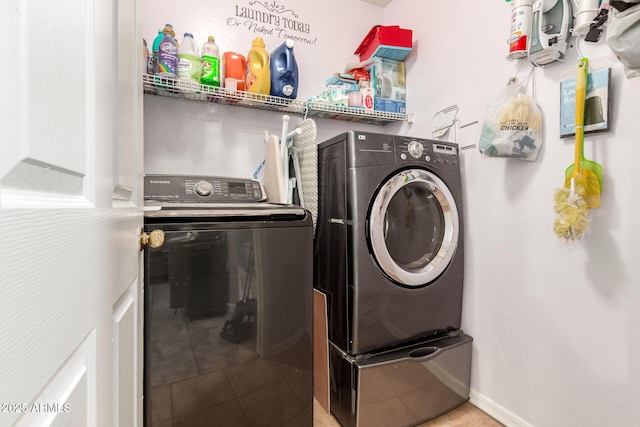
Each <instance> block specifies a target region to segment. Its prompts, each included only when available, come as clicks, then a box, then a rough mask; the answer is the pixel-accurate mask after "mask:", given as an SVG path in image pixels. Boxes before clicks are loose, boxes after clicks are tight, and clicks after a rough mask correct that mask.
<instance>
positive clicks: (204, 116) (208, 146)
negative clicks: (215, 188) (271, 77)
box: [139, 0, 393, 177]
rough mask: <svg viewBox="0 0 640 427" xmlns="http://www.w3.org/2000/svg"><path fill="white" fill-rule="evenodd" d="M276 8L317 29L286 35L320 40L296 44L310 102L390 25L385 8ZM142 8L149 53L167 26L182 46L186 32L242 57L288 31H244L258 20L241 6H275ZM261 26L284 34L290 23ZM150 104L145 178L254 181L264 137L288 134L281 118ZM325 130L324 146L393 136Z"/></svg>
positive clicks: (323, 123)
mask: <svg viewBox="0 0 640 427" xmlns="http://www.w3.org/2000/svg"><path fill="white" fill-rule="evenodd" d="M276 3H277V5H280V6H286V9H287V10H292V12H283V13H280V14H278V13H274V14H275V15H280V16H282V17H289V18H290V19H294V20H296V21H299V22H303V23H306V24H309V28H310V33H309V34H304V33H301V32H297V31H295V30H288V29H287V30H286V31H285V32H286V33H287V34H289V35H292V36H298V37H304V38H306V39H308V40H312V41H314V43H313V44H308V43H304V42H296V43H295V47H294V55H295V57H296V61H297V63H298V68H299V74H300V84H299V89H298V99H302V100H306V99H308V98H309V97H311V96H314V95H317V94H319V93H320V92H321V91H322V90H323V88H324V82H325V81H326V80H327V79H328V78H329V77H331V76H332V75H333V73H336V72H342V71H344V67H345V65H346V64H347V63H350V62H354V61H355V60H357V57H356V56H355V55H354V54H353V52H354V51H355V49H356V48H357V47H358V45H359V44H360V42H361V41H362V39H363V38H364V36H365V35H366V34H367V32H368V31H369V30H370V29H371V27H372V26H373V25H375V24H381V23H382V18H383V9H382V8H379V7H376V6H372V5H368V4H366V3H363V2H361V1H347V2H345V1H340V0H327V1H324V2H323V3H322V6H317V5H316V4H315V3H310V2H305V1H302V0H289V1H286V2H276ZM141 4H142V10H143V15H142V16H141V17H139V24H140V30H141V33H142V34H143V35H144V37H145V38H146V40H147V43H148V45H149V47H151V44H152V42H153V39H154V38H155V36H156V34H157V32H158V30H159V29H162V27H163V26H164V24H165V23H170V24H172V25H173V28H174V30H175V32H176V36H177V38H178V41H181V40H182V36H183V34H184V33H185V32H190V33H192V34H193V35H194V38H195V40H196V42H197V43H198V45H199V46H201V45H202V43H203V42H204V41H206V39H207V36H208V35H213V36H214V37H215V38H216V43H217V44H218V45H219V47H220V52H221V53H223V52H226V51H235V52H238V53H241V54H243V55H246V54H247V53H248V51H249V49H250V48H251V41H252V40H253V39H254V37H256V36H258V35H260V36H261V37H262V38H263V39H264V41H265V44H266V49H267V51H269V52H271V51H272V50H274V49H275V48H276V47H277V46H279V45H280V44H281V43H283V42H284V40H285V39H284V38H283V37H284V34H285V32H278V31H273V34H258V33H255V32H254V30H253V29H249V28H248V27H247V26H246V25H245V24H244V23H245V22H247V21H251V20H248V19H244V18H241V17H237V16H236V7H238V8H239V9H238V10H239V11H241V10H242V8H250V9H253V10H257V11H262V12H266V11H267V9H265V8H264V7H263V6H262V5H263V4H267V5H270V4H273V2H266V1H265V2H259V1H258V2H254V1H249V0H236V1H231V0H216V1H205V0H191V1H189V2H188V3H185V4H188V5H189V9H188V10H187V9H186V8H185V7H182V6H177V4H176V3H175V2H169V1H163V2H158V1H153V0H141ZM159 5H160V6H159ZM169 5H172V6H171V9H170V8H169ZM293 14H295V15H297V18H296V17H294V16H293ZM234 20H237V22H239V23H240V25H239V26H230V25H229V22H232V21H234ZM261 26H264V27H265V28H266V29H270V28H273V29H278V28H282V24H281V25H280V26H279V27H278V26H275V25H261ZM259 27H260V26H259ZM144 102H145V106H144V107H145V108H144V112H145V173H191V174H208V175H223V176H238V177H251V176H252V174H253V172H254V170H255V169H256V167H257V166H258V165H259V163H260V162H261V161H262V159H263V158H264V136H263V131H264V130H269V131H270V132H271V133H273V134H276V135H280V133H281V129H282V114H281V113H274V112H267V111H260V110H247V109H244V108H234V107H229V106H220V105H216V104H206V103H204V104H203V103H198V102H191V101H183V100H172V99H168V98H158V97H153V96H145V100H144ZM300 120H302V117H300V116H292V117H291V122H290V128H289V129H293V126H294V125H295V124H296V123H298V122H299V121H300ZM317 124H318V140H319V141H323V140H325V139H328V138H330V137H332V136H334V135H337V134H339V133H340V132H344V131H346V130H349V129H369V130H370V131H379V132H389V131H390V129H393V126H392V127H389V126H387V127H385V128H383V127H380V126H373V125H361V124H353V123H347V122H337V121H334V120H327V119H321V120H317Z"/></svg>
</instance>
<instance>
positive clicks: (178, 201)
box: [144, 175, 306, 218]
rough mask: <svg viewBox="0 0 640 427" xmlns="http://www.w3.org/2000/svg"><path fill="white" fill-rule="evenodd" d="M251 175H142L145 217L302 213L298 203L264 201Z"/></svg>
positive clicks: (263, 194) (260, 185)
mask: <svg viewBox="0 0 640 427" xmlns="http://www.w3.org/2000/svg"><path fill="white" fill-rule="evenodd" d="M266 199H267V196H266V193H265V191H264V187H263V186H262V184H261V183H260V182H259V181H257V180H253V179H247V178H232V177H219V176H202V175H146V176H145V177H144V211H145V218H172V217H173V218H184V217H211V216H216V217H226V216H228V217H236V216H271V215H277V216H305V215H306V212H305V210H304V209H303V208H301V207H300V206H293V205H278V204H273V203H266V202H265V200H266Z"/></svg>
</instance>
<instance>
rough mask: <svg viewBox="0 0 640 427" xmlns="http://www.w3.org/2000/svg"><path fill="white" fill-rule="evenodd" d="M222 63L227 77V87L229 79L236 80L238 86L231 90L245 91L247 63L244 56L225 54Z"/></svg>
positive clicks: (232, 53) (231, 53)
mask: <svg viewBox="0 0 640 427" xmlns="http://www.w3.org/2000/svg"><path fill="white" fill-rule="evenodd" d="M222 63H223V70H224V77H225V87H227V86H226V80H227V79H234V80H235V83H236V86H235V87H232V88H230V89H236V90H245V87H244V79H245V72H246V71H245V70H246V68H247V61H246V59H245V58H244V56H242V55H240V54H238V53H235V52H225V53H224V55H222Z"/></svg>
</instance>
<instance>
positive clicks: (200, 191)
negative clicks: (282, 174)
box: [144, 175, 267, 203]
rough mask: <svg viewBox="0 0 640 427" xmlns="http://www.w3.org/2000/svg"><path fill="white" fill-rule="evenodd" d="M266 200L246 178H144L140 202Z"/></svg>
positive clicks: (262, 192)
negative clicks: (141, 200) (142, 195)
mask: <svg viewBox="0 0 640 427" xmlns="http://www.w3.org/2000/svg"><path fill="white" fill-rule="evenodd" d="M266 198H267V196H266V194H265V192H264V188H263V187H262V184H261V183H260V182H259V181H256V180H253V179H246V178H229V177H212V176H186V175H146V176H145V177H144V199H145V200H155V201H170V202H184V203H238V202H242V203H247V202H262V201H264V200H266Z"/></svg>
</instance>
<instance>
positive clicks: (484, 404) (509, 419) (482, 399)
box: [470, 389, 533, 427]
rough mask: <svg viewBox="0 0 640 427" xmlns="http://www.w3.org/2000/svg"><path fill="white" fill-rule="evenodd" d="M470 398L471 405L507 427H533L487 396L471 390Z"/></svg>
mask: <svg viewBox="0 0 640 427" xmlns="http://www.w3.org/2000/svg"><path fill="white" fill-rule="evenodd" d="M470 397H471V399H470V401H471V403H473V404H474V405H475V406H477V407H478V408H479V409H480V410H482V411H483V412H485V413H487V414H488V415H490V416H491V417H493V418H494V419H495V420H496V421H499V422H501V423H502V424H504V425H505V426H507V427H533V424H529V423H528V422H526V421H525V420H523V419H522V418H520V417H518V416H517V415H515V414H514V413H512V412H509V411H507V410H506V409H505V408H503V407H502V406H500V405H498V404H497V403H496V402H494V401H493V400H491V399H489V398H488V397H486V396H485V395H483V394H480V393H478V392H477V391H476V390H473V389H472V390H471V393H470Z"/></svg>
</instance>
